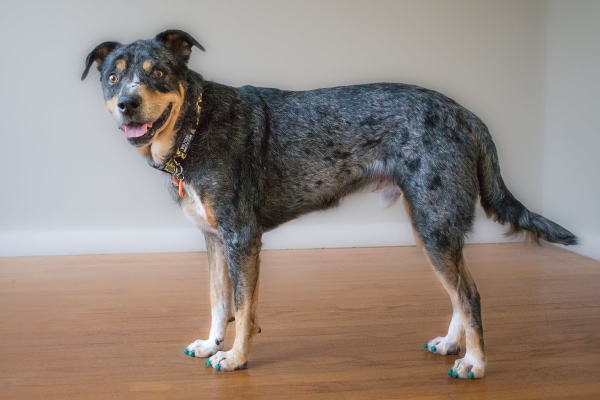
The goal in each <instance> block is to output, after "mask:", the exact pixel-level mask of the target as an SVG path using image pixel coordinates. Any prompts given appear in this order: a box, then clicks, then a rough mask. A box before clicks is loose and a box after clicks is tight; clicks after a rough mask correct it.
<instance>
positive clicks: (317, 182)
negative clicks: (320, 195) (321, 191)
mask: <svg viewBox="0 0 600 400" xmlns="http://www.w3.org/2000/svg"><path fill="white" fill-rule="evenodd" d="M322 184H323V181H316V182H315V185H317V186H321V185H322Z"/></svg>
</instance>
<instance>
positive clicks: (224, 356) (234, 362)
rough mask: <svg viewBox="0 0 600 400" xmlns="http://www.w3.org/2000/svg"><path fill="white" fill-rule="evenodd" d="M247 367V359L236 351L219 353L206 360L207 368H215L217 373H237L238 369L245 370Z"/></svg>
mask: <svg viewBox="0 0 600 400" xmlns="http://www.w3.org/2000/svg"><path fill="white" fill-rule="evenodd" d="M247 365H248V360H247V358H246V357H245V356H243V355H242V354H240V353H239V352H237V351H234V350H229V351H219V352H218V353H217V354H215V355H214V356H212V357H211V358H209V359H208V360H206V366H207V367H213V368H214V369H216V370H217V371H235V370H236V369H245V368H246V367H247Z"/></svg>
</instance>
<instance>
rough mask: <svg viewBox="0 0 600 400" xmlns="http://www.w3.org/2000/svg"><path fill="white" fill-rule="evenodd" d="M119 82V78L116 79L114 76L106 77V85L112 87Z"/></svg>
mask: <svg viewBox="0 0 600 400" xmlns="http://www.w3.org/2000/svg"><path fill="white" fill-rule="evenodd" d="M118 81H119V78H118V77H117V75H116V74H110V75H109V76H108V83H110V84H112V85H114V84H115V83H117V82H118Z"/></svg>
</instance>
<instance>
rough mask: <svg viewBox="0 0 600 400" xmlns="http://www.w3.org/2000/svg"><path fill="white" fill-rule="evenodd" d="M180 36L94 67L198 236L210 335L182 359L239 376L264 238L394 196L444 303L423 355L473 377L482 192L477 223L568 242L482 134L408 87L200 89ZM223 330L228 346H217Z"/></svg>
mask: <svg viewBox="0 0 600 400" xmlns="http://www.w3.org/2000/svg"><path fill="white" fill-rule="evenodd" d="M193 46H196V47H197V48H199V49H201V50H204V49H203V47H202V46H201V45H200V44H199V43H198V42H197V41H196V40H195V39H194V38H193V37H191V36H190V35H189V34H187V33H185V32H182V31H178V30H168V31H165V32H162V33H160V34H158V35H157V36H156V37H155V38H154V39H151V40H138V41H136V42H134V43H131V44H127V45H123V44H120V43H117V42H105V43H102V44H100V45H98V46H97V47H96V48H95V49H94V50H93V51H92V52H91V53H90V54H89V55H88V57H87V60H86V64H85V71H84V72H83V76H82V79H84V78H85V77H86V76H87V74H88V72H89V69H90V67H91V65H92V64H93V63H94V62H95V63H96V64H97V66H98V69H99V71H100V80H101V82H102V88H103V91H104V98H105V100H106V106H107V108H108V111H109V113H110V114H112V116H113V117H114V118H115V120H116V121H117V124H118V126H119V128H120V129H121V130H123V131H124V133H125V136H126V137H127V140H128V141H129V143H130V144H132V145H133V146H135V148H136V149H137V151H138V152H139V153H140V154H142V155H143V156H144V157H145V158H146V159H147V160H148V163H149V164H150V165H151V166H153V167H155V168H157V169H159V170H162V171H164V172H166V173H168V174H170V175H171V176H172V179H173V183H174V185H173V187H172V190H173V194H174V196H175V197H176V198H177V201H178V202H179V204H180V206H181V208H182V209H183V211H184V212H185V213H186V214H187V216H188V217H190V218H191V219H192V220H193V221H194V222H195V223H196V224H197V225H198V226H199V227H200V229H201V230H202V231H203V233H204V236H205V238H206V246H207V249H208V259H209V265H210V282H211V283H210V286H211V294H210V298H211V305H212V326H211V329H210V334H209V336H208V339H207V340H196V341H195V342H193V343H192V344H190V345H189V346H188V347H187V348H186V349H185V351H184V352H185V353H186V354H189V355H191V356H195V357H210V358H209V359H208V360H207V361H206V364H207V365H209V366H211V365H212V366H213V367H214V368H215V369H217V370H221V371H232V370H235V369H240V368H245V367H246V366H247V361H248V353H249V351H250V346H251V342H252V338H253V336H254V335H255V334H256V333H258V332H260V327H259V326H258V323H257V316H256V307H257V300H258V276H259V263H260V261H259V253H260V249H261V235H262V233H263V232H265V231H268V230H270V229H273V228H275V227H277V226H278V225H280V224H283V223H284V222H286V221H289V220H291V219H294V218H296V217H298V216H300V215H302V214H306V213H308V212H311V211H314V210H323V209H327V208H330V207H334V206H336V205H337V204H338V202H339V201H340V199H341V198H342V197H344V196H346V195H349V194H351V193H353V192H356V191H358V190H365V189H374V190H378V191H379V192H380V193H381V195H382V198H383V200H384V202H385V203H387V204H391V203H393V202H395V201H396V200H397V199H398V198H399V197H400V195H401V193H402V194H403V195H404V204H405V207H406V210H407V212H408V215H409V216H410V218H411V221H412V225H413V228H414V233H415V238H416V240H417V243H418V244H419V245H420V246H422V247H423V249H424V251H425V254H426V256H427V258H428V260H429V262H430V263H431V265H432V267H433V270H434V271H435V273H436V274H437V276H438V278H439V279H440V281H441V282H442V285H443V286H444V287H445V288H446V290H447V291H448V293H449V294H450V299H451V301H452V306H453V310H454V312H453V314H452V321H451V322H450V327H449V329H448V333H447V335H446V336H444V337H438V338H435V339H433V340H431V341H429V342H428V343H426V345H425V346H424V347H426V349H427V350H428V351H431V352H433V353H436V354H458V353H459V352H460V346H461V344H462V343H463V341H464V342H466V354H465V355H464V357H463V358H461V359H459V360H457V361H456V363H455V365H454V367H453V368H452V369H451V370H450V371H449V374H450V375H452V376H454V377H460V378H481V377H482V376H483V375H484V370H485V365H486V358H485V352H484V342H483V328H482V323H481V312H480V297H479V293H478V292H477V288H476V286H475V283H474V282H473V279H472V278H471V275H470V274H469V271H468V270H467V267H466V265H465V260H464V257H463V252H462V249H463V245H464V237H465V234H466V233H468V232H469V230H470V229H471V228H472V226H473V218H474V212H475V205H476V202H477V199H478V197H479V198H480V201H481V205H482V206H483V208H484V209H485V211H486V212H487V214H488V216H490V217H493V218H494V219H496V220H497V221H499V222H500V223H502V224H507V225H508V226H509V228H510V229H509V233H511V234H515V233H519V232H525V233H528V234H529V235H530V236H531V237H532V238H533V239H534V240H536V241H539V240H540V239H541V240H545V241H549V242H553V243H562V244H567V245H571V244H575V243H576V238H575V236H574V235H573V234H572V233H570V232H569V231H567V230H565V229H564V228H562V227H561V226H559V225H557V224H555V223H553V222H551V221H549V220H548V219H546V218H544V217H542V216H540V215H538V214H536V213H534V212H531V211H529V210H528V209H527V208H525V207H524V206H523V205H522V204H521V203H520V202H519V201H518V200H516V199H515V197H514V196H513V195H512V194H511V193H510V192H509V191H508V189H507V188H506V186H505V184H504V182H503V180H502V177H501V176H500V167H499V164H498V157H497V154H496V149H495V147H494V144H493V142H492V139H491V138H490V134H489V132H488V129H487V128H486V126H485V124H484V123H483V122H482V121H481V120H480V119H479V118H477V117H476V116H475V115H474V114H472V113H471V112H469V111H468V110H466V109H465V108H463V107H461V106H460V105H459V104H457V103H456V102H455V101H453V100H451V99H449V98H448V97H446V96H444V95H442V94H440V93H437V92H434V91H432V90H427V89H424V88H421V87H417V86H412V85H404V84H390V83H380V84H369V85H359V86H348V87H336V88H329V89H318V90H311V91H282V90H277V89H266V88H257V87H252V86H244V87H241V88H232V87H228V86H224V85H221V84H218V83H215V82H209V81H206V80H204V79H203V78H202V76H201V75H200V74H198V73H196V72H194V71H192V70H190V69H188V67H187V62H188V60H189V58H190V54H191V50H192V47H193ZM232 321H235V323H236V336H235V341H234V343H233V347H232V348H231V350H229V351H223V346H224V344H223V339H224V337H225V330H226V328H227V325H228V324H229V323H230V322H232Z"/></svg>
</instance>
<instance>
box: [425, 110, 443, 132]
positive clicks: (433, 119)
mask: <svg viewBox="0 0 600 400" xmlns="http://www.w3.org/2000/svg"><path fill="white" fill-rule="evenodd" d="M439 123H440V117H439V115H438V114H436V113H435V112H430V113H428V114H427V115H426V116H425V120H424V121H423V124H424V125H425V128H427V129H433V128H435V127H436V126H438V125H439Z"/></svg>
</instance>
